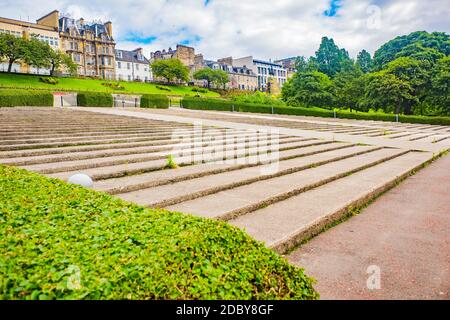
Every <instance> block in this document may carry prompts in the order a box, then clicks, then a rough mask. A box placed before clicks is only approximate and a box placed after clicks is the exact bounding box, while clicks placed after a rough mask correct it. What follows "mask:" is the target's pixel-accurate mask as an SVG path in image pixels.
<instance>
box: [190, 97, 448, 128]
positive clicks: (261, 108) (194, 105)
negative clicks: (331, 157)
mask: <svg viewBox="0 0 450 320" xmlns="http://www.w3.org/2000/svg"><path fill="white" fill-rule="evenodd" d="M182 104H183V107H184V108H187V109H198V110H218V111H232V110H233V105H234V111H240V112H253V113H272V111H273V113H274V114H285V115H297V116H313V117H325V118H332V117H334V112H333V110H328V109H321V108H304V107H286V106H273V108H272V106H270V105H265V104H250V103H240V102H236V101H230V100H222V99H214V98H198V97H184V98H183V100H182ZM336 117H337V118H342V119H359V120H374V121H396V117H395V115H394V114H388V113H367V112H349V111H342V110H337V111H336ZM398 118H399V122H403V123H424V124H434V125H450V117H426V116H406V115H399V117H398Z"/></svg>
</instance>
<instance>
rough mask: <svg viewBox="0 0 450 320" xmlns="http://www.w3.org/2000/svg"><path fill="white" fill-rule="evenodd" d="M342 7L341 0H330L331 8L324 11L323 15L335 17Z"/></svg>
mask: <svg viewBox="0 0 450 320" xmlns="http://www.w3.org/2000/svg"><path fill="white" fill-rule="evenodd" d="M341 7H342V1H341V0H330V8H329V9H327V10H325V11H324V12H323V15H324V16H327V17H334V16H335V15H336V14H337V12H338V10H339V8H341Z"/></svg>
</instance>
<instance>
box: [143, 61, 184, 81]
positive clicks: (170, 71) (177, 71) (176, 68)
mask: <svg viewBox="0 0 450 320" xmlns="http://www.w3.org/2000/svg"><path fill="white" fill-rule="evenodd" d="M151 68H152V72H153V75H154V76H156V77H158V78H164V79H165V80H166V81H167V82H168V83H170V82H173V81H174V80H179V81H185V82H187V81H189V69H188V67H186V66H185V65H184V64H183V63H182V62H181V61H180V60H178V59H166V60H156V61H155V62H153V63H152V65H151Z"/></svg>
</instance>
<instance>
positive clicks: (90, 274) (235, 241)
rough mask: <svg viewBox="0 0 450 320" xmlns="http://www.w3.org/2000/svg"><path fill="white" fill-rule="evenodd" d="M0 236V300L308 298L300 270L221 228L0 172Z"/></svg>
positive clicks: (58, 183) (210, 222)
mask: <svg viewBox="0 0 450 320" xmlns="http://www.w3.org/2000/svg"><path fill="white" fill-rule="evenodd" d="M0 233H1V235H2V236H1V237H0V299H55V298H56V299H83V298H85V299H314V298H318V294H317V293H316V292H315V291H314V289H313V288H312V285H311V283H312V280H311V279H310V278H308V277H307V276H306V275H305V274H304V273H303V270H302V269H298V268H296V267H294V266H291V265H290V264H288V263H287V262H286V260H285V259H283V258H281V257H280V256H278V255H276V254H275V253H274V252H273V251H271V250H269V249H267V248H265V247H264V246H263V245H262V244H260V243H258V242H256V241H254V240H252V239H251V238H250V237H249V236H247V235H246V234H245V233H244V232H242V231H240V230H239V229H237V228H235V227H232V226H230V225H228V224H226V223H223V222H218V221H214V220H209V219H201V218H196V217H193V216H189V215H183V214H180V213H172V212H167V211H163V210H150V209H145V208H143V207H140V206H137V205H134V204H130V203H127V202H124V201H122V200H120V199H118V198H113V197H111V196H109V195H107V194H104V193H98V192H95V191H92V190H88V189H84V188H82V187H79V186H74V185H69V184H66V183H64V182H62V181H60V180H57V179H49V178H46V177H43V176H40V175H38V174H35V173H31V172H28V171H25V170H22V169H17V168H13V167H6V166H1V165H0ZM78 270H79V273H78ZM78 275H79V277H78ZM77 279H80V281H78V280H77Z"/></svg>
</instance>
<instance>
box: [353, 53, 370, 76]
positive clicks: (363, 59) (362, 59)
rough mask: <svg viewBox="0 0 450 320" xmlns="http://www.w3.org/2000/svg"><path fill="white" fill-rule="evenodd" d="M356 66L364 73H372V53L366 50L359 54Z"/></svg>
mask: <svg viewBox="0 0 450 320" xmlns="http://www.w3.org/2000/svg"><path fill="white" fill-rule="evenodd" d="M356 65H357V66H359V68H360V69H361V71H362V72H364V73H367V72H370V71H371V70H372V67H373V61H372V57H371V56H370V53H369V52H367V51H366V50H364V49H363V50H362V51H361V52H360V53H358V56H357V58H356Z"/></svg>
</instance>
